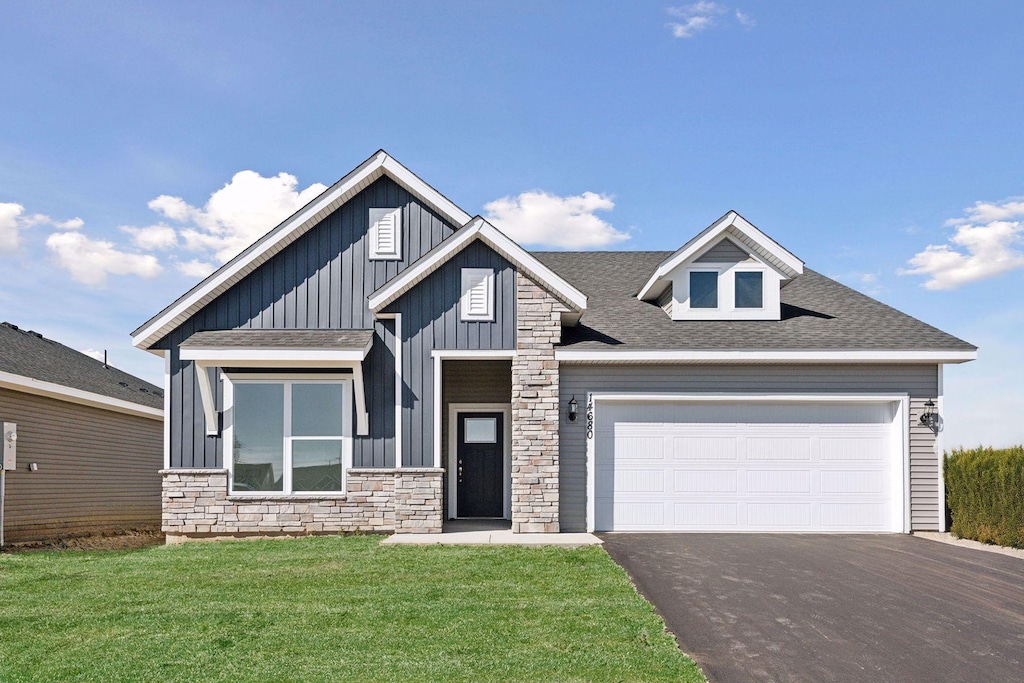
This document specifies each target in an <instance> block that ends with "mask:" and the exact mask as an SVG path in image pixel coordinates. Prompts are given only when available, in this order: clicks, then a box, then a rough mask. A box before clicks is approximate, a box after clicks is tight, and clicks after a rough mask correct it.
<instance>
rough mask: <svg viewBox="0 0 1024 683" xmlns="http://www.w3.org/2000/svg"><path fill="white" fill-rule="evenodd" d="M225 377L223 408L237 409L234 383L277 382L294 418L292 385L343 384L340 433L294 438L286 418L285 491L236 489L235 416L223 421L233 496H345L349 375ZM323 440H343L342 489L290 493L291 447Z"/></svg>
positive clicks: (349, 435) (287, 412)
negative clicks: (306, 383)
mask: <svg viewBox="0 0 1024 683" xmlns="http://www.w3.org/2000/svg"><path fill="white" fill-rule="evenodd" d="M221 378H222V379H223V380H224V410H225V412H227V411H228V410H231V409H233V408H234V398H235V384H239V383H243V384H244V383H250V384H252V383H271V382H273V383H278V384H281V385H283V388H284V414H285V415H287V416H288V417H289V418H290V417H291V386H292V384H295V383H303V382H321V383H324V384H341V385H342V387H343V395H342V403H341V411H342V412H341V421H342V422H341V431H342V433H341V435H340V436H329V437H293V436H292V434H291V420H290V419H288V420H285V421H284V436H283V439H284V446H283V447H284V452H283V455H282V457H283V461H282V467H283V468H284V469H283V472H282V487H283V488H284V491H252V492H246V491H233V490H232V489H233V487H234V477H235V472H234V465H235V463H234V438H233V437H234V429H235V425H234V417H233V416H232V419H228V420H225V421H224V468H225V469H226V470H227V472H228V496H229V497H231V498H234V499H240V500H244V499H246V498H253V499H263V498H266V497H267V496H268V495H269V496H273V497H280V498H282V499H289V500H290V499H292V498H324V497H338V496H343V495H345V493H346V492H347V491H348V471H349V470H350V469H352V408H351V405H352V385H353V380H352V377H351V376H350V375H333V374H326V373H324V374H311V373H298V374H284V373H281V374H272V373H251V374H250V373H244V372H243V373H234V372H232V373H222V374H221ZM315 439H323V440H327V441H341V443H342V447H341V489H340V490H338V491H299V492H298V493H294V492H291V489H292V480H291V479H292V474H291V467H290V465H291V461H292V455H291V448H292V443H293V441H296V440H298V441H302V440H307V441H308V440H315Z"/></svg>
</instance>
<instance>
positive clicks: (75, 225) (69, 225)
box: [53, 217, 85, 230]
mask: <svg viewBox="0 0 1024 683" xmlns="http://www.w3.org/2000/svg"><path fill="white" fill-rule="evenodd" d="M83 225H85V221H83V220H82V219H81V218H77V217H76V218H71V219H68V220H66V221H61V222H59V223H54V224H53V227H55V228H57V229H59V230H78V229H79V228H80V227H82V226H83Z"/></svg>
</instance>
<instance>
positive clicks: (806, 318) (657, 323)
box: [534, 251, 976, 362]
mask: <svg viewBox="0 0 1024 683" xmlns="http://www.w3.org/2000/svg"><path fill="white" fill-rule="evenodd" d="M534 255H535V256H536V257H537V258H538V259H539V260H540V261H542V262H543V263H545V264H547V265H548V266H549V267H550V268H551V269H552V270H554V271H555V272H556V273H558V274H559V275H561V276H562V277H564V278H565V279H566V280H568V281H569V282H572V283H573V284H574V285H575V286H576V287H578V288H579V289H580V290H582V291H583V292H584V293H585V294H586V295H587V297H588V306H587V311H586V314H585V315H584V316H583V319H582V320H581V321H580V324H579V325H577V326H576V327H574V328H566V329H563V331H562V345H561V347H560V348H561V349H563V350H573V351H652V352H657V351H683V352H686V351H704V350H715V351H720V352H726V353H728V352H736V351H780V352H786V351H801V352H803V351H851V352H857V351H863V352H872V351H884V352H897V353H896V354H895V355H894V357H901V356H900V355H899V352H936V353H934V354H931V355H929V354H922V355H921V359H922V360H923V359H925V358H930V357H933V356H934V358H936V359H939V358H941V357H942V356H947V357H948V358H949V359H959V360H969V358H968V356H972V354H973V353H974V352H975V351H976V347H974V346H972V345H971V344H968V343H967V342H965V341H963V340H961V339H957V338H956V337H954V336H952V335H950V334H946V333H945V332H943V331H941V330H939V329H936V328H934V327H932V326H931V325H928V324H926V323H923V322H921V321H920V320H917V319H916V318H913V317H911V316H909V315H907V314H905V313H901V312H900V311H897V310H896V309H894V308H891V307H889V306H886V305H885V304H883V303H881V302H879V301H876V300H875V299H872V298H871V297H868V296H865V295H864V294H861V293H860V292H857V291H854V290H852V289H850V288H849V287H846V286H845V285H842V284H840V283H838V282H836V281H835V280H832V279H830V278H827V277H825V276H824V275H821V274H820V273H816V272H814V271H813V270H810V269H806V268H805V269H804V272H803V274H802V275H797V276H796V277H794V278H793V279H792V280H791V281H790V282H788V283H787V284H785V285H784V286H783V288H782V319H781V320H778V321H774V320H685V321H682V320H673V319H672V318H671V317H670V316H669V315H668V314H666V313H665V311H664V310H662V309H661V308H660V307H659V306H658V305H657V304H655V303H650V302H646V301H641V300H640V299H638V298H637V292H638V291H639V290H640V288H641V287H643V286H644V284H645V282H646V281H647V280H648V279H649V277H650V274H651V273H652V272H654V270H655V269H656V268H657V267H658V264H660V263H663V262H665V260H666V259H667V258H668V257H670V256H671V252H664V251H619V252H614V251H604V252H600V251H594V252H534ZM652 357H657V356H656V354H655V355H652ZM907 357H908V358H910V356H909V355H908V356H907ZM937 362H943V361H941V360H937ZM945 362H953V361H951V360H947V361H945Z"/></svg>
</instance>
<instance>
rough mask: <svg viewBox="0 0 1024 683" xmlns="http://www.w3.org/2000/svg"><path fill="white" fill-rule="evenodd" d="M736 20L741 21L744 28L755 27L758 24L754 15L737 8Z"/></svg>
mask: <svg viewBox="0 0 1024 683" xmlns="http://www.w3.org/2000/svg"><path fill="white" fill-rule="evenodd" d="M736 21H738V22H740V26H742V27H743V28H754V27H755V26H757V22H756V21H754V18H753V17H752V16H750V15H749V14H747V13H746V12H742V11H740V10H736Z"/></svg>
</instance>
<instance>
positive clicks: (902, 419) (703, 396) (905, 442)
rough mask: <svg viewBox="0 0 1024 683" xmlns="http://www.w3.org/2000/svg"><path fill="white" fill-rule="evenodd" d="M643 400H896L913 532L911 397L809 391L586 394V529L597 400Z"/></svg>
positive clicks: (904, 498) (592, 517)
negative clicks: (911, 507)
mask: <svg viewBox="0 0 1024 683" xmlns="http://www.w3.org/2000/svg"><path fill="white" fill-rule="evenodd" d="M599 401H600V402H601V403H643V402H657V403H665V402H679V403H709V402H742V403H896V406H897V408H896V414H895V415H894V416H893V429H894V430H898V431H899V438H894V439H893V442H894V443H896V444H898V447H900V448H901V449H902V451H903V452H902V454H901V455H902V457H901V458H900V462H901V467H902V476H903V486H902V487H901V488H900V489H899V490H900V498H901V500H900V501H899V502H898V507H902V508H903V525H902V527H903V533H910V474H909V472H910V422H909V417H908V416H909V415H910V409H909V408H910V396H909V395H908V394H899V393H882V394H808V393H793V394H788V393H773V394H743V393H710V392H709V393H695V392H690V393H635V394H632V393H623V392H599V393H588V394H587V411H586V416H585V419H587V420H588V421H591V424H590V427H588V433H587V437H586V443H587V446H586V457H587V466H586V472H587V482H586V489H587V531H588V532H590V533H593V532H594V531H595V526H596V523H595V522H596V503H595V496H596V483H595V479H596V468H597V464H596V460H597V458H596V450H595V449H596V445H595V439H596V436H595V435H596V432H597V428H596V426H595V425H594V424H593V423H596V421H597V419H598V415H597V403H598V402H599Z"/></svg>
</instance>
